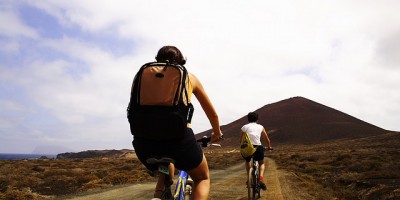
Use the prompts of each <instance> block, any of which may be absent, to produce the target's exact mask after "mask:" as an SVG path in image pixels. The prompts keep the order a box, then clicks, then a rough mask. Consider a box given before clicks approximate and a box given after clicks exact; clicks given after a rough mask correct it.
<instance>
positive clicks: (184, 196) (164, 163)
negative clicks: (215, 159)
mask: <svg viewBox="0 0 400 200" xmlns="http://www.w3.org/2000/svg"><path fill="white" fill-rule="evenodd" d="M210 141H211V137H207V136H205V137H203V138H201V139H199V140H197V142H201V143H202V145H201V146H202V147H207V146H210ZM211 145H215V146H220V145H218V144H211ZM146 162H147V163H148V164H152V165H157V166H158V172H160V176H162V175H163V176H165V181H164V185H165V192H164V193H163V195H162V196H161V199H165V200H191V199H192V192H193V189H192V188H193V180H192V179H191V178H190V176H189V174H188V173H187V172H185V171H183V170H180V171H179V175H178V180H177V183H176V186H175V190H174V193H172V191H171V186H172V184H173V181H172V180H171V179H170V175H169V169H168V167H169V165H170V163H172V164H174V163H175V160H174V159H172V158H168V157H161V158H149V159H147V160H146Z"/></svg>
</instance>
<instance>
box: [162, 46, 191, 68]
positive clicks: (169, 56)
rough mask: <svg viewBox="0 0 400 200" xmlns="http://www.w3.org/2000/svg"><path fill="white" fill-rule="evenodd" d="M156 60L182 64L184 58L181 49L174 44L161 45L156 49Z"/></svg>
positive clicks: (184, 60) (184, 61)
mask: <svg viewBox="0 0 400 200" xmlns="http://www.w3.org/2000/svg"><path fill="white" fill-rule="evenodd" d="M156 60H157V62H169V63H172V64H180V65H184V64H185V63H186V59H185V58H184V57H183V55H182V53H181V51H180V50H179V49H178V48H176V47H174V46H163V47H161V49H160V50H158V53H157V56H156Z"/></svg>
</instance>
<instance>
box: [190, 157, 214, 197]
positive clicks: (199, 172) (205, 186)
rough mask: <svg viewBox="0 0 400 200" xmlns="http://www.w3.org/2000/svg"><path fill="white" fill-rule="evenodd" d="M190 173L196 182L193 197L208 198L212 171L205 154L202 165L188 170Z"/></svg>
mask: <svg viewBox="0 0 400 200" xmlns="http://www.w3.org/2000/svg"><path fill="white" fill-rule="evenodd" d="M188 174H189V175H190V177H192V179H193V182H194V187H193V199H196V200H198V199H208V194H209V193H210V172H209V170H208V164H207V160H206V157H205V156H204V154H203V161H201V163H200V165H199V166H197V167H196V168H194V169H192V170H190V171H188Z"/></svg>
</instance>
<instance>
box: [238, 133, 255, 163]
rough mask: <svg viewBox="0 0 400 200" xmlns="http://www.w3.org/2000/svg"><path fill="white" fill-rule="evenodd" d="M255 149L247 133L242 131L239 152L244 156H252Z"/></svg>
mask: <svg viewBox="0 0 400 200" xmlns="http://www.w3.org/2000/svg"><path fill="white" fill-rule="evenodd" d="M255 151H256V148H254V146H253V144H252V143H251V140H250V137H249V134H248V133H246V132H244V133H243V137H242V140H241V141H240V154H242V156H243V157H245V158H246V157H249V156H252V155H253V153H254V152H255Z"/></svg>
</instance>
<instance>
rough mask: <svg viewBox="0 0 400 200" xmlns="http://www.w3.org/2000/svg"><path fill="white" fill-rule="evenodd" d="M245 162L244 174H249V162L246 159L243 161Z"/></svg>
mask: <svg viewBox="0 0 400 200" xmlns="http://www.w3.org/2000/svg"><path fill="white" fill-rule="evenodd" d="M245 162H246V172H247V173H246V174H249V171H250V167H251V166H250V162H247V161H245Z"/></svg>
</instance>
